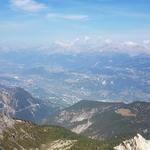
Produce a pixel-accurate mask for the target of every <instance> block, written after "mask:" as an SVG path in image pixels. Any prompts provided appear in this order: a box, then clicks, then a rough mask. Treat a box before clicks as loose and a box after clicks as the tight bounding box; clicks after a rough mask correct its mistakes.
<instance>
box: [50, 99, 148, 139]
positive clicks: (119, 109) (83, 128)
mask: <svg viewBox="0 0 150 150" xmlns="http://www.w3.org/2000/svg"><path fill="white" fill-rule="evenodd" d="M49 123H50V124H55V125H60V126H63V127H66V128H68V129H70V130H72V131H73V132H76V133H80V134H82V135H85V136H88V137H90V138H94V139H101V140H102V139H108V138H116V137H119V136H122V135H136V134H137V133H140V134H142V135H144V136H146V137H150V103H148V102H133V103H130V104H125V103H110V102H94V101H86V100H83V101H80V102H78V103H77V104H74V105H73V106H71V107H68V108H66V109H64V110H62V111H60V112H58V113H57V114H55V115H53V116H51V118H50V119H49Z"/></svg>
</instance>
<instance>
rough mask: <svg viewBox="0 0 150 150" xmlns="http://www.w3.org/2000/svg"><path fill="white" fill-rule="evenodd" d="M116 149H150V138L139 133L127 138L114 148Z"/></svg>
mask: <svg viewBox="0 0 150 150" xmlns="http://www.w3.org/2000/svg"><path fill="white" fill-rule="evenodd" d="M114 149H115V150H150V140H146V139H145V138H144V137H142V136H141V135H140V134H137V136H135V137H134V138H133V139H130V140H126V141H124V142H123V143H121V144H120V145H119V146H116V147H115V148H114Z"/></svg>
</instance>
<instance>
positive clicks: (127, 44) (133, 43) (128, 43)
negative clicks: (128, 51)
mask: <svg viewBox="0 0 150 150" xmlns="http://www.w3.org/2000/svg"><path fill="white" fill-rule="evenodd" d="M124 45H126V46H128V47H136V46H137V45H138V44H137V43H136V42H133V41H127V42H124Z"/></svg>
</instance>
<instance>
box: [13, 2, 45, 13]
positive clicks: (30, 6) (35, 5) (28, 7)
mask: <svg viewBox="0 0 150 150" xmlns="http://www.w3.org/2000/svg"><path fill="white" fill-rule="evenodd" d="M10 3H11V6H12V7H13V8H15V9H20V10H23V11H28V12H37V11H40V10H43V9H44V8H46V5H45V4H42V3H39V2H37V1H35V0H10Z"/></svg>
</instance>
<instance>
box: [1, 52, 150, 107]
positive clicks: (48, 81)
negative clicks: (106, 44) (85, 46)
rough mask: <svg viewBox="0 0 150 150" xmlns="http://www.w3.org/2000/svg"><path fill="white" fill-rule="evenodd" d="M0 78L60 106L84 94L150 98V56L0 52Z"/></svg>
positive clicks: (120, 98) (122, 98)
mask: <svg viewBox="0 0 150 150" xmlns="http://www.w3.org/2000/svg"><path fill="white" fill-rule="evenodd" d="M0 64H1V68H0V82H1V84H4V85H8V86H10V85H14V86H18V87H22V88H24V89H26V90H27V91H30V93H31V94H32V95H33V96H34V97H38V98H40V99H48V100H49V101H51V103H53V104H54V105H55V106H58V107H60V108H64V107H68V106H71V105H72V104H74V103H76V102H78V101H80V100H83V99H87V100H93V101H96V100H100V101H102V100H103V101H106V102H107V101H111V102H133V101H147V102H148V101H149V99H150V93H149V91H150V76H149V74H150V67H149V66H150V56H149V55H144V54H141V55H128V54H126V53H121V52H115V51H94V50H93V51H88V52H87V51H86V52H80V53H73V52H72V53H67V52H66V53H60V52H57V53H56V52H55V53H50V51H40V50H28V51H9V52H4V51H2V52H1V53H0Z"/></svg>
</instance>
